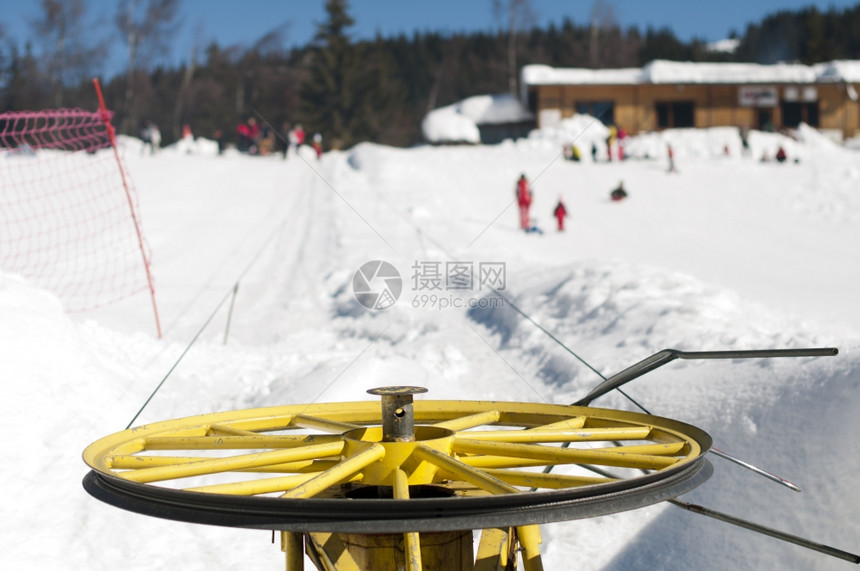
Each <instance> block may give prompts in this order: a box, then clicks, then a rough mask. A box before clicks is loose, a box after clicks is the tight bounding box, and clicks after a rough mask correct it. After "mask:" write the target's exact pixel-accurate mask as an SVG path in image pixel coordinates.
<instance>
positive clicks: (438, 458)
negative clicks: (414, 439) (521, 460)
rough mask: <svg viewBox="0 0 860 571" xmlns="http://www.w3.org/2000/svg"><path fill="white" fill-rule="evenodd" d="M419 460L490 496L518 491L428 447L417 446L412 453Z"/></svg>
mask: <svg viewBox="0 0 860 571" xmlns="http://www.w3.org/2000/svg"><path fill="white" fill-rule="evenodd" d="M413 454H414V456H416V457H417V458H418V459H420V460H424V461H426V462H430V463H431V464H433V465H435V466H436V467H438V468H439V469H440V470H442V471H444V472H447V473H449V474H451V475H453V476H454V477H457V478H462V479H463V480H464V481H466V482H469V483H470V484H472V485H474V486H477V487H479V488H481V489H482V490H485V491H487V492H490V493H491V494H512V493H517V492H519V490H518V489H517V488H515V487H513V486H511V485H509V484H506V483H505V482H503V481H501V480H499V479H498V478H495V477H493V476H490V475H488V474H487V473H486V472H482V471H480V470H475V469H474V468H471V467H469V466H467V465H465V464H463V463H462V462H460V461H459V460H456V459H455V458H452V457H451V456H448V455H447V454H443V453H442V452H439V451H438V450H433V449H432V448H430V447H429V446H424V445H423V444H422V445H419V446H418V447H416V448H415V452H414V453H413Z"/></svg>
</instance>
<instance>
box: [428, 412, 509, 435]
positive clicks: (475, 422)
mask: <svg viewBox="0 0 860 571" xmlns="http://www.w3.org/2000/svg"><path fill="white" fill-rule="evenodd" d="M501 416H502V413H501V412H499V411H497V410H488V411H486V412H479V413H477V414H469V415H467V416H461V417H460V418H452V419H451V420H445V421H442V422H437V423H436V424H434V425H433V426H436V427H438V428H447V429H448V430H455V431H456V430H466V429H468V428H475V427H476V426H484V425H487V424H495V423H496V422H498V421H499V418H500V417H501Z"/></svg>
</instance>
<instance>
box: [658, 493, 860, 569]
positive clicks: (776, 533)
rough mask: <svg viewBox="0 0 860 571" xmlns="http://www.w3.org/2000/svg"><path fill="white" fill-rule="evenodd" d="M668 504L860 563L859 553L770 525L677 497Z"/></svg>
mask: <svg viewBox="0 0 860 571" xmlns="http://www.w3.org/2000/svg"><path fill="white" fill-rule="evenodd" d="M667 501H668V502H669V503H670V504H673V505H676V506H678V507H679V508H683V509H685V510H687V511H691V512H693V513H697V514H699V515H706V516H708V517H711V518H714V519H718V520H720V521H723V522H726V523H730V524H732V525H736V526H738V527H742V528H744V529H748V530H750V531H754V532H756V533H761V534H764V535H769V536H770V537H774V538H776V539H779V540H781V541H787V542H788V543H793V544H795V545H799V546H801V547H805V548H806V549H811V550H813V551H818V552H819V553H824V554H825V555H829V556H831V557H836V558H838V559H844V560H845V561H850V562H851V563H855V564H858V563H860V555H857V554H856V553H849V552H848V551H843V550H841V549H837V548H835V547H830V546H829V545H824V544H821V543H816V542H814V541H810V540H808V539H804V538H802V537H798V536H796V535H791V534H790V533H785V532H784V531H779V530H776V529H773V528H770V527H766V526H763V525H760V524H757V523H753V522H751V521H747V520H744V519H741V518H738V517H735V516H731V515H728V514H724V513H722V512H718V511H715V510H712V509H709V508H706V507H704V506H700V505H697V504H690V503H687V502H682V501H680V500H677V499H672V500H667Z"/></svg>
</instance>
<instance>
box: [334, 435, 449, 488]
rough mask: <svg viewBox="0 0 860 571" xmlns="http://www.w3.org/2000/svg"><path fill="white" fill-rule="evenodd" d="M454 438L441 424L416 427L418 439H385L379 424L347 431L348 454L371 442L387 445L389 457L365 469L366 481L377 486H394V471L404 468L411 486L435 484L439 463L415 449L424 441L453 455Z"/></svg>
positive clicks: (427, 445) (386, 456) (386, 454)
mask: <svg viewBox="0 0 860 571" xmlns="http://www.w3.org/2000/svg"><path fill="white" fill-rule="evenodd" d="M453 437H454V433H453V432H452V431H451V430H448V429H445V428H439V427H437V426H417V427H415V440H412V441H408V442H405V441H394V442H382V440H383V431H382V428H381V427H378V426H376V427H369V428H361V429H358V430H352V431H350V432H347V433H345V434H344V439H345V440H346V453H347V455H348V456H349V455H351V454H353V453H354V451H356V450H361V449H362V448H363V447H366V446H367V443H368V442H376V443H380V444H381V445H382V446H383V448H385V457H384V458H382V459H381V460H380V461H379V462H377V463H375V464H373V465H369V466H367V469H366V470H365V471H364V476H365V478H364V480H363V482H364V483H365V484H368V485H376V486H378V485H386V486H391V485H393V484H394V474H395V472H396V471H397V470H403V471H404V472H405V473H406V475H407V477H408V479H409V484H411V485H418V484H431V483H433V481H434V479H435V476H436V470H437V465H436V464H435V463H433V462H426V461H425V460H424V459H422V458H420V457H418V456H415V455H414V452H415V449H416V448H417V447H418V446H419V444H420V445H421V446H424V447H427V448H431V449H433V450H436V451H438V452H440V453H441V454H444V455H446V456H450V455H451V444H452V442H453Z"/></svg>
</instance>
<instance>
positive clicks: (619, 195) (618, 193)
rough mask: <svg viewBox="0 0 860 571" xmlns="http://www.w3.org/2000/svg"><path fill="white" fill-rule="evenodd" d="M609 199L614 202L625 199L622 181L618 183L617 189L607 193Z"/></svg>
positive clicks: (625, 193) (625, 192)
mask: <svg viewBox="0 0 860 571" xmlns="http://www.w3.org/2000/svg"><path fill="white" fill-rule="evenodd" d="M609 197H610V198H612V200H614V201H615V202H618V201H620V200H624V199H625V198H627V191H626V190H624V181H621V182H619V183H618V188H616V189H615V190H613V191H612V192H611V193H609Z"/></svg>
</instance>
